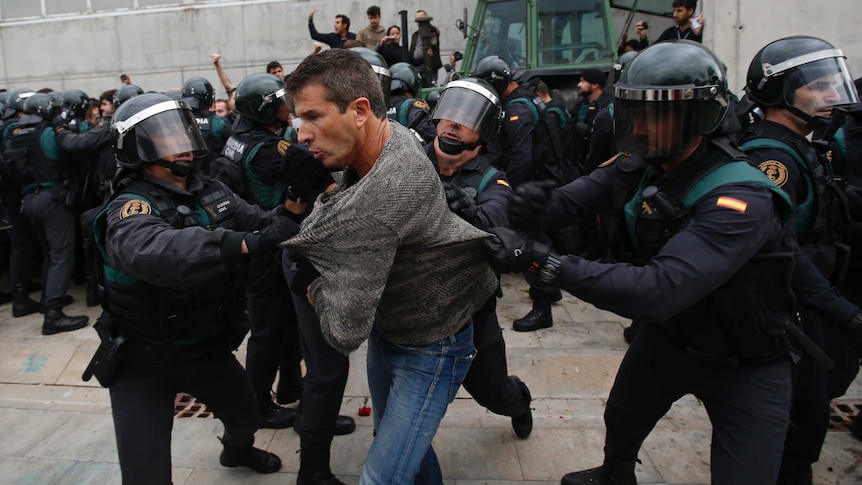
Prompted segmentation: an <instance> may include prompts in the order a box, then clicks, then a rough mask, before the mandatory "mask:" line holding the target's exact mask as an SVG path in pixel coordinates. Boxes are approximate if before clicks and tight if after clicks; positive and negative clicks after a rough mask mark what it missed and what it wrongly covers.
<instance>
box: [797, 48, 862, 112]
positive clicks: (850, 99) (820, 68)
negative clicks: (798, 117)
mask: <svg viewBox="0 0 862 485" xmlns="http://www.w3.org/2000/svg"><path fill="white" fill-rule="evenodd" d="M839 52H840V51H839ZM784 96H785V99H784V101H785V103H786V104H787V105H788V106H794V107H796V108H799V109H800V110H802V111H803V112H805V113H806V114H809V115H811V116H828V113H823V110H826V111H828V110H829V109H831V108H832V107H834V106H849V105H851V104H856V103H858V102H859V97H858V95H857V93H856V86H855V85H854V84H853V79H852V77H851V75H850V70H849V69H848V68H847V64H846V63H845V61H844V58H843V57H829V58H825V59H818V60H815V61H810V62H807V63H805V64H802V65H799V66H797V67H796V68H795V69H793V70H792V71H790V72H788V73H787V74H785V75H784Z"/></svg>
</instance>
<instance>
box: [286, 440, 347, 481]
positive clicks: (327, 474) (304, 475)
mask: <svg viewBox="0 0 862 485" xmlns="http://www.w3.org/2000/svg"><path fill="white" fill-rule="evenodd" d="M296 485H344V482H342V481H341V480H339V479H337V478H335V475H333V474H332V470H330V469H329V447H328V446H326V447H315V448H307V447H302V449H301V450H300V451H299V474H297V476H296Z"/></svg>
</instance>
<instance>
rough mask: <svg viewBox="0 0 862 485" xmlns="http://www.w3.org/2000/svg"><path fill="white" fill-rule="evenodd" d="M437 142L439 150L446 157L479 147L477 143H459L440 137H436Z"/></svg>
mask: <svg viewBox="0 0 862 485" xmlns="http://www.w3.org/2000/svg"><path fill="white" fill-rule="evenodd" d="M437 142H438V144H439V145H440V150H441V151H442V152H443V153H445V154H447V155H458V154H460V153H463V152H465V151H467V150H473V149H475V148H477V147H479V143H471V144H469V145H468V144H466V143H461V142H460V141H458V140H453V139H451V138H446V137H442V136H438V137H437Z"/></svg>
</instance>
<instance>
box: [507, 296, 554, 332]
mask: <svg viewBox="0 0 862 485" xmlns="http://www.w3.org/2000/svg"><path fill="white" fill-rule="evenodd" d="M552 325H554V319H553V317H552V316H551V304H550V303H548V302H540V301H535V302H533V309H532V310H530V313H528V314H526V315H525V316H524V317H523V318H519V319H517V320H515V323H514V324H513V325H512V330H514V331H516V332H532V331H534V330H538V329H540V328H549V327H551V326H552Z"/></svg>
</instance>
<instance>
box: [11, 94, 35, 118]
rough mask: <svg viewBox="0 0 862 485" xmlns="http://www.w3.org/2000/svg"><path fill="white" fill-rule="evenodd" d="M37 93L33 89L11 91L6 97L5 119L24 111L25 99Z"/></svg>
mask: <svg viewBox="0 0 862 485" xmlns="http://www.w3.org/2000/svg"><path fill="white" fill-rule="evenodd" d="M34 94H36V92H35V91H33V90H32V89H16V90H14V91H12V92H11V93H9V98H7V99H6V108H5V110H4V111H3V119H7V118H11V117H12V116H14V115H15V113H17V112H18V111H21V112H23V111H24V101H27V98H29V97H30V96H33V95H34Z"/></svg>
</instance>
